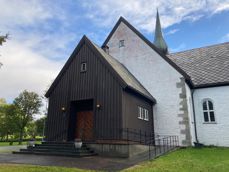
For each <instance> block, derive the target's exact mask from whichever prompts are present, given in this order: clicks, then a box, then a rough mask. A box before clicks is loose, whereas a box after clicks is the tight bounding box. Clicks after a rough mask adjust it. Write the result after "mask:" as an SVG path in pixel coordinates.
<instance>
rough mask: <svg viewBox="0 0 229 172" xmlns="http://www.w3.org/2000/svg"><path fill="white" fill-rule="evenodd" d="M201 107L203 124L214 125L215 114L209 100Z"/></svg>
mask: <svg viewBox="0 0 229 172" xmlns="http://www.w3.org/2000/svg"><path fill="white" fill-rule="evenodd" d="M202 107H203V115H204V122H206V123H214V122H215V112H214V105H213V102H212V101H211V100H209V99H207V100H204V101H203V104H202Z"/></svg>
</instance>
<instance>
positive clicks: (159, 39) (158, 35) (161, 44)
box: [154, 9, 168, 54]
mask: <svg viewBox="0 0 229 172" xmlns="http://www.w3.org/2000/svg"><path fill="white" fill-rule="evenodd" d="M154 45H155V46H156V47H157V48H158V49H160V50H161V51H162V52H163V53H164V54H167V53H168V47H167V44H166V42H165V40H164V38H163V35H162V31H161V23H160V18H159V13H158V9H157V18H156V27H155V35H154Z"/></svg>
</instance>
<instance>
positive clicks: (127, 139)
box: [127, 128, 129, 142]
mask: <svg viewBox="0 0 229 172" xmlns="http://www.w3.org/2000/svg"><path fill="white" fill-rule="evenodd" d="M127 141H128V142H129V128H127Z"/></svg>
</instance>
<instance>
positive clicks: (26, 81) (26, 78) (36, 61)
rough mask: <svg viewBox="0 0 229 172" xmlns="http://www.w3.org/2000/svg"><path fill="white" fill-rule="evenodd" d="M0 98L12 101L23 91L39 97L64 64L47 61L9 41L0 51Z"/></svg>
mask: <svg viewBox="0 0 229 172" xmlns="http://www.w3.org/2000/svg"><path fill="white" fill-rule="evenodd" d="M0 60H1V61H2V63H3V66H2V68H1V69H0V97H5V98H7V100H8V101H12V100H13V99H14V98H15V96H17V95H18V94H19V93H20V92H21V91H23V90H24V89H27V90H30V91H35V92H37V93H39V94H41V95H43V94H44V91H45V90H46V89H47V86H48V85H50V83H51V81H53V79H54V78H55V77H56V75H57V73H58V71H59V69H60V68H61V66H62V65H63V64H64V63H63V62H62V61H53V60H49V59H47V58H45V57H43V56H40V55H38V54H36V53H34V52H33V51H31V50H30V49H28V48H26V47H24V46H23V45H21V43H20V42H16V41H9V42H8V43H6V44H5V45H4V46H3V48H2V50H1V57H0Z"/></svg>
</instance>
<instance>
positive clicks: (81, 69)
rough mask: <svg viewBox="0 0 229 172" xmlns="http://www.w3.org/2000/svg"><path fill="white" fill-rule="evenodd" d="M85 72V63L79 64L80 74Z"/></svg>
mask: <svg viewBox="0 0 229 172" xmlns="http://www.w3.org/2000/svg"><path fill="white" fill-rule="evenodd" d="M86 71H87V63H85V62H84V63H81V65H80V72H86Z"/></svg>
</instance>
